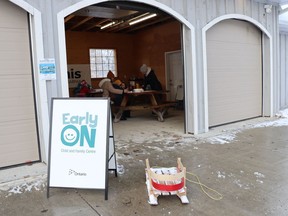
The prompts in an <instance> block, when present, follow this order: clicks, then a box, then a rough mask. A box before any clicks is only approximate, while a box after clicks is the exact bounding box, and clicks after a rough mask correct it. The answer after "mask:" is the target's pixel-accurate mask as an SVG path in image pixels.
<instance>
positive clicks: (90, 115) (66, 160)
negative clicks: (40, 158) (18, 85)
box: [47, 98, 116, 199]
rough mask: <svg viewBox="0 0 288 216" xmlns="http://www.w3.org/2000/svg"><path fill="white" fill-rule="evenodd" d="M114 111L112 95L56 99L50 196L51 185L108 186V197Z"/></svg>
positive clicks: (49, 185)
mask: <svg viewBox="0 0 288 216" xmlns="http://www.w3.org/2000/svg"><path fill="white" fill-rule="evenodd" d="M110 115H111V112H110V100H109V99H108V98H97V99H94V98H83V99H82V98H54V99H53V100H52V115H51V125H50V148H49V170H48V184H47V196H48V197H49V188H50V187H63V188H81V189H105V199H108V159H109V158H108V157H109V146H110V148H111V145H108V144H109V136H111V132H110V130H111V125H110V124H111V120H110ZM110 151H111V150H110ZM113 151H114V146H113ZM110 154H111V152H110ZM112 154H114V155H115V152H113V153H112ZM113 160H114V162H115V160H116V159H115V158H114V159H113ZM115 163H116V162H115ZM115 166H116V165H115Z"/></svg>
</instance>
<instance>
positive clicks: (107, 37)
mask: <svg viewBox="0 0 288 216" xmlns="http://www.w3.org/2000/svg"><path fill="white" fill-rule="evenodd" d="M66 47H67V63H68V64H89V48H113V49H116V50H117V60H118V63H117V64H118V76H119V77H120V78H121V79H122V80H124V81H126V82H128V80H129V78H130V77H136V78H142V77H143V75H142V74H141V73H140V72H139V68H140V66H141V65H142V63H146V64H148V65H151V66H152V67H153V68H154V69H155V71H157V75H158V76H159V79H160V81H161V83H162V84H163V85H164V84H165V52H168V51H174V50H179V49H181V40H180V24H179V23H178V22H173V23H168V24H165V25H162V26H157V27H154V28H151V29H149V30H147V31H142V32H139V33H138V34H135V35H128V34H105V33H87V32H86V33H85V32H66ZM99 80H100V79H93V80H92V86H93V87H94V88H98V83H99Z"/></svg>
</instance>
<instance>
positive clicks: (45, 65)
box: [39, 59, 56, 80]
mask: <svg viewBox="0 0 288 216" xmlns="http://www.w3.org/2000/svg"><path fill="white" fill-rule="evenodd" d="M39 71H40V79H41V80H55V79H56V66H55V59H41V60H40V61H39Z"/></svg>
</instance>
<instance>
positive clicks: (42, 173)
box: [0, 109, 288, 196]
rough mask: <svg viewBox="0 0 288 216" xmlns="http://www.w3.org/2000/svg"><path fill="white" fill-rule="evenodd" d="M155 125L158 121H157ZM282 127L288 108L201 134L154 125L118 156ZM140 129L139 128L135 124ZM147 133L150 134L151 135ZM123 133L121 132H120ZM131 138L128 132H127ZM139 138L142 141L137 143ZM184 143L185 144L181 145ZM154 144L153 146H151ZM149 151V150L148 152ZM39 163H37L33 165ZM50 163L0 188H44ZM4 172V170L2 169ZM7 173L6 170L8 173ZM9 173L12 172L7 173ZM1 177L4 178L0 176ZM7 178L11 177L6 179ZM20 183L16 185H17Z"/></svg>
mask: <svg viewBox="0 0 288 216" xmlns="http://www.w3.org/2000/svg"><path fill="white" fill-rule="evenodd" d="M154 124H157V122H155V123H154ZM279 126H288V109H286V110H282V111H280V112H279V113H278V114H276V117H275V118H257V119H254V120H249V121H244V122H240V123H236V124H229V125H226V126H221V127H217V128H213V129H211V130H209V132H208V133H204V134H199V135H195V136H192V135H183V134H181V133H179V132H178V131H176V130H174V133H170V132H167V131H169V129H167V130H166V129H165V128H164V127H163V128H162V131H160V132H156V131H153V127H151V131H149V129H148V128H147V130H148V131H147V130H146V131H145V133H144V132H141V131H140V133H134V134H131V136H130V135H129V140H127V139H125V138H123V137H122V136H120V137H118V138H119V139H117V147H118V149H122V151H123V150H124V151H125V150H127V155H126V154H125V153H124V154H123V155H119V152H118V153H116V154H117V158H118V159H121V158H122V159H124V158H125V159H126V160H127V159H128V158H130V159H131V158H133V155H130V154H129V151H128V150H129V149H134V150H133V152H134V153H138V154H141V153H144V152H141V151H140V150H139V144H142V145H143V143H145V146H146V147H147V148H148V149H154V150H157V151H159V153H161V152H162V151H163V149H162V148H159V147H157V146H154V144H153V143H154V142H161V143H162V144H163V146H162V147H164V149H170V150H173V149H174V148H176V147H177V146H179V145H183V144H191V142H192V143H193V142H194V143H195V142H197V143H199V142H200V143H204V142H205V143H211V144H227V143H230V142H231V141H233V140H234V139H236V138H237V133H239V132H241V131H243V130H246V129H251V128H260V127H279ZM135 128H137V127H135ZM147 133H148V134H149V136H147ZM120 134H121V133H120ZM126 137H127V135H126ZM135 140H137V141H138V142H135ZM180 143H181V144H180ZM150 144H152V145H150ZM193 149H194V150H198V146H194V148H193ZM145 153H147V154H149V152H145ZM33 166H37V165H33ZM198 167H201V165H198ZM46 169H47V168H46V166H45V168H42V167H40V168H39V172H38V175H37V176H35V177H33V176H29V177H28V178H27V176H26V177H25V176H24V177H23V178H22V179H19V180H15V179H8V181H6V182H5V181H0V191H1V190H2V191H3V190H4V191H8V192H9V194H8V196H10V195H12V194H18V193H23V192H29V191H31V190H39V189H40V188H43V187H45V184H46V179H47V175H46ZM117 171H118V172H119V174H122V175H123V174H125V168H124V166H123V165H118V166H117ZM2 172H3V171H2ZM25 173H27V171H25ZM216 174H217V176H218V178H222V179H225V172H220V171H218V172H216ZM4 175H5V173H4ZM254 175H255V177H256V182H258V183H261V184H262V183H263V179H264V178H265V176H264V175H263V174H261V173H259V172H254ZM7 176H9V175H7ZM228 177H233V175H232V174H230V175H228ZM0 180H1V179H0ZM6 180H7V179H6ZM234 183H235V184H236V185H238V186H239V187H243V188H245V189H249V188H250V187H251V186H252V185H247V184H244V183H242V182H241V181H240V180H238V179H235V181H234ZM15 185H16V186H15Z"/></svg>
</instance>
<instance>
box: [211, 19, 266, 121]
mask: <svg viewBox="0 0 288 216" xmlns="http://www.w3.org/2000/svg"><path fill="white" fill-rule="evenodd" d="M207 73H208V74H207V77H208V110H209V126H214V125H220V124H225V123H229V122H234V121H239V120H242V119H247V118H252V117H256V116H260V115H261V114H262V68H261V34H260V31H259V30H258V29H257V28H255V27H254V26H252V25H251V24H249V23H247V22H243V21H237V20H228V21H223V22H220V23H219V24H217V25H216V26H214V27H212V29H211V31H210V30H208V32H207Z"/></svg>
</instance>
